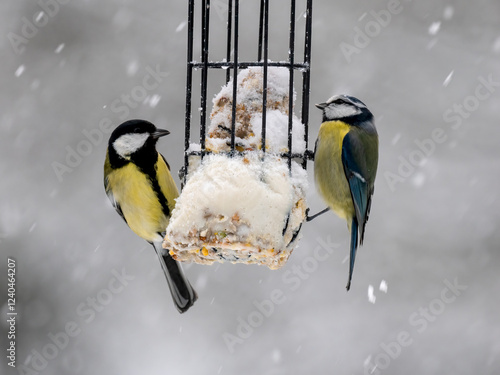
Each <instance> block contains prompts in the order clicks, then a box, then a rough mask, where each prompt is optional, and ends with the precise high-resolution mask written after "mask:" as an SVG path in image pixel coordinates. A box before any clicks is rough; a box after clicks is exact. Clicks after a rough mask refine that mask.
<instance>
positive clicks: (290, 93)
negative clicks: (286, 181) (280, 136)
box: [288, 0, 295, 173]
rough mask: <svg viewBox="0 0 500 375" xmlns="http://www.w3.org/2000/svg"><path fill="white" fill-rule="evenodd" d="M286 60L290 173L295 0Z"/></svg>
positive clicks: (289, 166) (290, 168) (291, 4)
mask: <svg viewBox="0 0 500 375" xmlns="http://www.w3.org/2000/svg"><path fill="white" fill-rule="evenodd" d="M288 60H289V62H290V68H289V70H288V74H289V79H288V82H289V87H288V155H289V156H288V171H289V172H290V173H292V134H293V78H294V69H293V64H294V62H295V0H291V3H290V45H289V48H288Z"/></svg>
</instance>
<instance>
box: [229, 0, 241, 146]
mask: <svg viewBox="0 0 500 375" xmlns="http://www.w3.org/2000/svg"><path fill="white" fill-rule="evenodd" d="M239 11H240V1H239V0H235V1H234V54H233V59H234V63H233V103H232V112H231V153H234V147H235V141H236V103H237V100H238V98H237V95H236V92H237V86H238V28H239V20H238V17H239Z"/></svg>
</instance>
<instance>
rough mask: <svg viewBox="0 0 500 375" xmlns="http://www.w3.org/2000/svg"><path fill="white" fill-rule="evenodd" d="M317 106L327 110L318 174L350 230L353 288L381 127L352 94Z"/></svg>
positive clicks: (317, 159) (320, 136)
mask: <svg viewBox="0 0 500 375" xmlns="http://www.w3.org/2000/svg"><path fill="white" fill-rule="evenodd" d="M316 107H318V108H319V109H321V110H322V111H323V123H322V124H321V127H320V129H319V134H318V139H317V140H316V146H315V150H314V178H315V182H316V186H317V188H318V190H319V193H320V195H321V196H322V198H323V199H324V200H325V202H326V203H327V205H328V207H329V208H330V209H331V210H332V211H334V212H335V213H336V214H337V215H338V216H339V217H341V218H343V219H345V220H346V221H347V226H348V228H349V230H350V232H351V247H350V262H349V280H348V282H347V287H346V288H347V290H349V288H350V287H351V279H352V272H353V269H354V261H355V259H356V250H357V247H358V236H359V244H360V245H362V244H363V238H364V233H365V225H366V222H367V221H368V215H369V213H370V205H371V199H372V195H373V188H374V183H375V176H376V174H377V164H378V135H377V129H376V128H375V124H374V120H373V115H372V113H371V112H370V111H369V109H368V108H367V107H366V105H365V104H364V103H363V102H362V101H360V100H359V99H356V98H354V97H352V96H346V95H337V96H334V97H332V98H330V99H329V100H328V101H327V102H326V103H321V104H316Z"/></svg>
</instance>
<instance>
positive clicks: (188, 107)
mask: <svg viewBox="0 0 500 375" xmlns="http://www.w3.org/2000/svg"><path fill="white" fill-rule="evenodd" d="M193 19H194V0H189V6H188V42H187V45H188V47H187V74H186V113H185V129H184V137H185V138H184V179H183V180H184V181H183V183H185V182H186V176H187V173H188V165H189V155H188V152H187V151H188V149H189V143H190V139H191V90H192V86H193V65H192V61H193V27H194V23H193Z"/></svg>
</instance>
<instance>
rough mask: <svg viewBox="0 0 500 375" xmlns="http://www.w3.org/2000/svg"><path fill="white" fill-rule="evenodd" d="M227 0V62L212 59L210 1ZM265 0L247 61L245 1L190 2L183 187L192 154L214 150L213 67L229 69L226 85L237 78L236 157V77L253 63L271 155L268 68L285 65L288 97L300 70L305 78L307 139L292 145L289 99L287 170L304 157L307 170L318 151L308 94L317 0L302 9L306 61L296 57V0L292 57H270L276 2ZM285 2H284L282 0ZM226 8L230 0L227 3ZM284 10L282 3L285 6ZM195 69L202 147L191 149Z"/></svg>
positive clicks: (233, 126) (303, 110) (303, 109)
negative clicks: (311, 140)
mask: <svg viewBox="0 0 500 375" xmlns="http://www.w3.org/2000/svg"><path fill="white" fill-rule="evenodd" d="M223 1H224V2H226V1H227V19H226V24H227V30H226V49H225V53H226V57H225V59H224V60H223V61H210V60H209V55H210V54H209V52H210V51H209V47H210V40H209V36H210V20H211V17H210V13H211V12H210V10H211V3H212V4H214V3H216V2H217V3H219V4H220V3H221V2H223ZM247 1H248V0H247ZM255 1H260V5H259V24H258V45H257V54H256V56H257V60H255V61H242V60H240V59H239V52H240V51H239V49H240V43H239V32H240V30H239V28H240V18H241V17H242V15H241V14H240V1H239V0H212V1H211V0H189V4H188V22H187V26H188V30H187V33H188V40H187V74H186V111H185V144H184V166H183V168H182V170H181V176H182V178H181V181H182V182H183V185H184V184H185V182H186V177H187V175H188V173H189V170H188V168H189V157H190V156H193V155H197V156H200V157H201V159H203V157H204V156H205V155H207V154H209V153H211V151H209V150H207V149H206V147H205V139H206V128H207V103H208V100H207V87H208V78H209V72H210V71H211V70H212V69H225V70H226V75H225V83H226V84H227V83H228V82H229V81H230V80H231V78H232V79H233V80H232V108H231V129H230V134H231V139H230V152H229V154H230V155H235V154H236V153H238V152H239V151H237V150H236V149H235V144H236V106H237V99H238V98H237V76H238V72H239V71H240V70H242V69H246V68H249V67H262V71H263V79H262V87H263V93H262V129H261V150H262V152H263V153H264V154H265V153H266V120H267V119H266V112H267V86H268V68H269V67H282V68H287V69H288V70H289V82H288V90H289V91H288V95H289V98H293V93H294V84H295V82H294V73H295V71H299V72H300V73H301V77H302V85H301V86H302V90H301V91H302V96H301V98H302V101H301V122H302V124H303V126H304V141H305V151H304V152H301V153H297V152H294V151H293V149H292V132H293V104H294V103H293V100H289V101H288V151H287V152H285V153H283V154H282V156H283V157H285V158H287V160H288V168H289V170H290V169H291V163H292V160H293V159H295V160H299V161H301V165H302V168H304V169H306V168H307V160H308V159H312V157H313V152H311V151H310V150H309V149H308V129H309V126H308V124H309V93H310V80H311V79H310V78H311V42H312V5H313V4H312V3H313V1H312V0H306V1H305V6H306V9H305V10H304V11H303V14H304V17H305V27H304V54H303V60H302V61H297V60H298V59H297V58H296V56H295V45H296V22H297V20H296V14H297V9H296V8H297V7H296V0H289V4H290V10H289V15H290V18H289V37H288V42H289V46H288V47H289V48H288V59H287V60H286V61H279V62H278V61H276V62H275V61H270V60H269V17H270V14H269V13H270V11H269V5H270V2H271V0H255ZM278 1H280V5H282V4H281V2H283V0H278ZM196 3H199V5H200V6H201V9H200V15H199V16H198V17H199V18H200V19H201V38H200V40H201V49H200V51H201V56H200V57H201V61H199V62H197V61H195V60H194V59H193V53H194V52H193V50H194V38H195V8H196ZM224 5H225V6H226V4H224ZM281 9H283V7H282V8H281ZM194 71H197V72H198V71H200V72H201V79H200V82H201V84H200V87H201V88H200V90H201V92H200V105H199V107H198V108H199V110H200V117H199V131H200V139H199V142H200V146H201V147H200V151H192V150H191V151H190V143H191V130H192V128H191V127H192V126H194V125H193V124H195V122H193V121H192V118H191V110H192V107H193V74H194Z"/></svg>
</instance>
